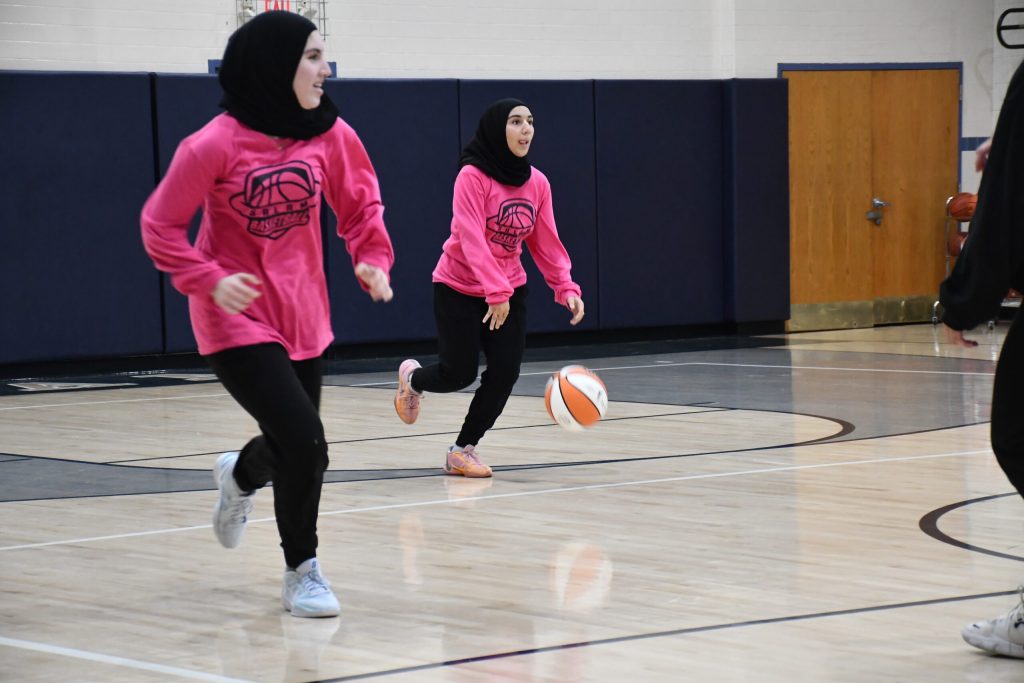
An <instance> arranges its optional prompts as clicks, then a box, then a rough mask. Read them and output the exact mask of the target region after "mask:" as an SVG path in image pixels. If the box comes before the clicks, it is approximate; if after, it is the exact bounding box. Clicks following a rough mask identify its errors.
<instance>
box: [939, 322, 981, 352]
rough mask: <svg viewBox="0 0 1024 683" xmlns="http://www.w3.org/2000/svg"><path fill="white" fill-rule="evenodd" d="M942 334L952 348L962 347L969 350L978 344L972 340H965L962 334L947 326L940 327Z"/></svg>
mask: <svg viewBox="0 0 1024 683" xmlns="http://www.w3.org/2000/svg"><path fill="white" fill-rule="evenodd" d="M942 332H943V334H944V335H945V337H946V342H947V343H949V344H953V345H954V346H962V347H964V348H965V349H971V348H974V347H975V346H977V345H978V342H976V341H974V340H973V339H967V338H966V337H964V333H963V332H962V331H960V330H954V329H953V328H952V327H950V326H949V325H946V324H943V325H942Z"/></svg>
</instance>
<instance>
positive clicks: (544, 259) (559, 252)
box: [526, 186, 583, 325]
mask: <svg viewBox="0 0 1024 683" xmlns="http://www.w3.org/2000/svg"><path fill="white" fill-rule="evenodd" d="M526 246H527V248H529V250H530V254H531V255H532V256H533V261H534V263H536V264H537V268H539V269H540V272H541V275H543V276H544V281H545V282H547V283H548V287H550V288H551V291H553V292H554V293H555V301H557V302H558V303H559V304H561V305H563V306H566V307H568V309H569V310H570V311H572V314H573V316H572V319H571V320H570V321H569V322H570V324H572V325H575V324H576V323H578V322H579V321H580V320H582V319H583V299H582V293H581V291H580V286H579V285H578V284H576V283H575V282H573V281H572V274H571V271H572V261H571V260H570V259H569V254H568V252H566V250H565V246H564V245H563V244H562V241H561V240H560V239H559V237H558V230H557V229H556V228H555V215H554V208H553V206H552V201H551V188H550V186H549V187H547V190H546V192H545V193H544V195H543V196H542V197H541V202H540V206H539V207H538V208H537V223H536V225H534V229H533V232H532V233H530V235H529V236H528V237H527V238H526Z"/></svg>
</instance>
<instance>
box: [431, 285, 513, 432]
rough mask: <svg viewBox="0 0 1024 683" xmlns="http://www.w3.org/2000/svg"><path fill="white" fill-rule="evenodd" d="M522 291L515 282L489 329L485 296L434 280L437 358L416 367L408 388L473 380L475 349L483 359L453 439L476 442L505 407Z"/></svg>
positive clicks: (441, 390) (458, 385)
mask: <svg viewBox="0 0 1024 683" xmlns="http://www.w3.org/2000/svg"><path fill="white" fill-rule="evenodd" d="M526 293H527V290H526V285H523V286H522V287H517V288H516V290H515V291H514V292H513V293H512V298H511V299H509V302H508V303H509V312H508V318H506V319H505V324H504V325H502V326H501V327H500V328H498V329H497V330H493V331H492V330H490V329H489V328H488V325H489V324H490V323H489V322H487V323H482V322H480V321H481V320H483V318H484V316H485V315H486V314H487V302H486V301H484V300H483V299H482V298H478V297H473V296H467V295H465V294H461V293H459V292H456V291H455V290H454V289H452V288H451V287H448V286H447V285H442V284H440V283H437V282H435V283H434V319H435V320H436V321H437V337H438V341H437V355H438V362H437V363H435V364H434V365H428V366H427V367H425V368H422V369H420V370H417V371H416V373H415V374H414V375H413V382H412V386H413V389H416V390H417V391H429V392H433V393H436V394H445V393H449V392H452V391H458V390H459V389H464V388H466V387H468V386H469V385H470V384H472V383H473V381H474V380H476V375H477V370H478V368H479V361H480V351H483V352H484V359H485V360H486V362H487V369H486V370H484V372H483V374H481V375H480V386H479V387H478V388H477V390H476V393H475V394H474V395H473V401H472V402H471V403H470V404H469V412H468V413H466V419H465V421H464V422H463V423H462V431H460V432H459V437H458V438H457V439H456V440H455V443H456V444H457V445H459V446H467V445H474V446H475V445H476V444H478V443H480V439H481V438H483V435H484V433H485V432H486V431H487V430H488V429H490V428H491V427H492V426H494V421H495V420H497V419H498V416H499V415H501V411H502V410H504V409H505V403H506V402H508V397H509V396H510V395H511V394H512V387H513V386H515V383H516V380H517V379H519V366H520V365H521V364H522V361H523V350H524V349H525V348H526Z"/></svg>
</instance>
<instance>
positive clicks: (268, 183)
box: [231, 161, 320, 240]
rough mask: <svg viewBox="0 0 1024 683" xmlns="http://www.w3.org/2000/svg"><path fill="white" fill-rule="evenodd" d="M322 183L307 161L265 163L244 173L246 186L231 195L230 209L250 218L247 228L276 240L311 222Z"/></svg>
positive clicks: (254, 233)
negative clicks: (269, 164)
mask: <svg viewBox="0 0 1024 683" xmlns="http://www.w3.org/2000/svg"><path fill="white" fill-rule="evenodd" d="M319 184H320V183H318V182H317V180H316V175H315V174H314V173H313V167H312V166H310V165H309V164H307V163H306V162H305V161H286V162H284V163H283V164H275V165H273V166H262V167H260V168H257V169H254V170H252V171H249V173H248V175H246V176H245V189H244V190H243V191H242V192H239V193H238V194H236V195H233V196H232V197H231V208H233V209H234V210H235V211H237V212H238V213H239V214H241V215H242V216H243V217H244V218H248V219H249V225H248V226H247V228H246V229H247V230H248V231H249V232H251V233H252V234H253V235H256V236H257V237H266V238H268V239H272V240H276V239H279V238H280V237H282V236H283V235H284V234H285V233H287V232H288V231H289V230H291V229H292V228H294V227H295V226H296V225H303V224H305V223H308V222H309V210H310V209H311V208H312V207H313V206H315V205H316V200H317V197H318V195H319V189H318V187H317V186H318V185H319Z"/></svg>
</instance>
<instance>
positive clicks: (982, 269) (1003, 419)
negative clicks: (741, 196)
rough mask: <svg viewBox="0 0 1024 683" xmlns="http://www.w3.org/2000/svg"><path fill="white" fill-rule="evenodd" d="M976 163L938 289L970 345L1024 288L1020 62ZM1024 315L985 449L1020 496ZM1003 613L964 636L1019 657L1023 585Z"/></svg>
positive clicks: (949, 320)
mask: <svg viewBox="0 0 1024 683" xmlns="http://www.w3.org/2000/svg"><path fill="white" fill-rule="evenodd" d="M976 168H978V170H982V169H984V171H983V173H982V176H981V185H980V187H979V188H978V202H977V205H976V207H975V210H974V216H973V218H972V220H971V225H970V230H969V231H968V235H967V240H966V241H965V242H964V245H963V249H962V250H961V252H960V256H959V258H957V262H956V265H955V266H954V268H953V270H952V272H951V273H950V274H949V277H948V278H946V280H945V281H944V282H943V283H942V285H941V287H940V288H939V301H940V302H941V303H942V308H943V313H942V323H943V326H944V329H945V333H946V337H947V339H948V341H950V343H953V344H956V345H958V346H964V347H972V346H977V344H978V343H977V342H976V341H973V340H970V339H967V338H965V337H964V330H969V329H970V328H972V327H974V326H975V325H977V324H979V323H981V322H984V321H987V320H991V319H993V318H994V317H996V315H997V314H998V312H999V308H1000V305H1001V304H1002V301H1003V298H1004V297H1005V296H1006V293H1007V292H1008V291H1009V290H1010V289H1016V290H1019V291H1024V63H1022V64H1021V65H1020V66H1018V67H1017V71H1016V72H1015V73H1014V75H1013V78H1012V79H1011V80H1010V84H1009V87H1008V88H1007V91H1006V97H1005V99H1004V100H1003V107H1002V110H1001V111H1000V114H999V120H998V121H997V122H996V130H995V133H993V135H992V137H991V139H990V140H988V141H986V142H985V143H984V144H983V145H981V146H980V147H979V148H978V153H977V162H976ZM1022 411H1024V316H1022V315H1020V314H1018V315H1016V316H1015V317H1014V320H1013V322H1012V323H1011V325H1010V329H1009V331H1008V332H1007V334H1006V339H1005V340H1004V341H1003V348H1002V351H1001V352H1000V354H999V361H998V362H997V363H996V373H995V384H994V386H993V390H992V420H991V441H992V450H993V451H994V452H995V455H996V460H997V461H998V463H999V466H1000V467H1001V468H1002V470H1003V472H1005V473H1006V476H1007V478H1009V480H1010V483H1011V484H1013V486H1014V488H1016V489H1017V492H1018V493H1019V494H1020V495H1021V496H1022V497H1024V420H1022V419H1021V413H1022ZM1018 590H1019V594H1020V595H1019V598H1020V599H1019V600H1018V603H1017V605H1015V606H1014V607H1013V609H1011V610H1010V611H1009V612H1008V613H1006V614H1004V615H1002V616H999V617H996V618H994V619H989V620H985V621H978V622H974V623H972V624H968V625H967V626H965V627H964V628H963V630H962V632H961V633H962V635H963V638H964V640H965V641H967V642H968V643H970V644H971V645H974V646H975V647H978V648H980V649H982V650H985V651H987V652H992V653H995V654H1001V655H1006V656H1009V657H1018V658H1022V659H1024V586H1022V587H1021V588H1019V589H1018Z"/></svg>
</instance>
